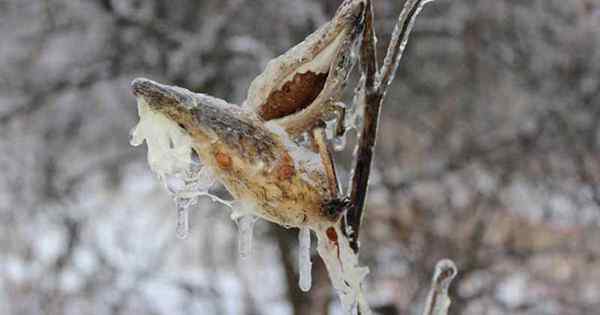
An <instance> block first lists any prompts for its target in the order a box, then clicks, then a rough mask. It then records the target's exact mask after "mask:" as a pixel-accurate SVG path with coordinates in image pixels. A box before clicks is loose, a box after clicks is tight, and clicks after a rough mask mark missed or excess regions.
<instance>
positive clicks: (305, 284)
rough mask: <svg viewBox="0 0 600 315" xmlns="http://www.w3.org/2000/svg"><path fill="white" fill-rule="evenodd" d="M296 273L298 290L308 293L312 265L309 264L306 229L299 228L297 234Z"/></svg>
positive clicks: (308, 238)
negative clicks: (297, 275)
mask: <svg viewBox="0 0 600 315" xmlns="http://www.w3.org/2000/svg"><path fill="white" fill-rule="evenodd" d="M298 241H299V246H298V273H299V280H298V285H299V286H300V290H302V291H304V292H308V291H309V290H310V287H311V285H312V276H311V269H312V263H311V262H310V229H309V228H307V227H304V228H300V232H299V233H298Z"/></svg>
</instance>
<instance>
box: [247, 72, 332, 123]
mask: <svg viewBox="0 0 600 315" xmlns="http://www.w3.org/2000/svg"><path fill="white" fill-rule="evenodd" d="M327 74H328V73H314V72H310V71H308V72H306V73H296V74H295V75H294V77H293V79H292V80H290V81H288V82H286V83H285V84H284V85H283V86H282V87H281V88H280V89H279V90H277V91H275V92H273V93H271V95H269V97H268V99H267V101H266V102H265V105H264V106H262V107H261V108H260V112H259V115H260V117H261V118H262V119H264V120H271V119H277V118H281V117H285V116H287V115H290V114H293V113H296V112H299V111H301V110H303V109H305V108H306V107H308V106H309V105H310V104H311V103H312V102H313V101H314V100H315V99H316V98H317V96H319V93H321V91H322V90H323V87H324V86H325V81H327Z"/></svg>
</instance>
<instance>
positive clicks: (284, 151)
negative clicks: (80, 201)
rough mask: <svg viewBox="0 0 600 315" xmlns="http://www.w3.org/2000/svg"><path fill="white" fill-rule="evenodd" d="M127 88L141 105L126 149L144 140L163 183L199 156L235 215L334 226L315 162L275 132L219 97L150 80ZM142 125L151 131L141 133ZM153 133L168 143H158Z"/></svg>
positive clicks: (320, 170) (315, 157)
mask: <svg viewBox="0 0 600 315" xmlns="http://www.w3.org/2000/svg"><path fill="white" fill-rule="evenodd" d="M132 90H133V93H134V94H135V96H136V97H137V98H138V103H139V104H138V106H139V107H140V123H139V124H138V127H137V128H136V129H135V130H134V132H133V137H134V138H133V139H132V143H133V144H141V143H142V141H144V140H146V142H147V144H148V153H149V161H150V164H151V166H152V168H153V170H154V171H155V172H157V173H158V174H159V177H160V178H161V179H163V180H165V179H167V178H168V176H170V175H172V174H173V173H176V172H178V171H186V170H185V169H186V168H188V167H189V164H190V163H189V161H191V160H192V157H191V155H197V157H198V158H199V160H200V161H201V162H202V163H203V164H204V166H205V167H206V168H208V169H210V171H211V173H212V174H213V175H214V176H215V177H216V179H217V180H218V181H219V182H221V183H222V184H223V185H224V186H225V187H226V188H227V190H228V191H229V192H230V193H231V195H232V196H233V197H234V198H235V200H236V202H237V203H238V205H239V208H238V209H235V210H239V211H241V212H248V213H240V214H242V215H243V214H252V215H257V216H259V217H262V218H264V219H266V220H269V221H271V222H274V223H277V224H280V225H284V226H294V227H301V226H311V227H313V228H318V227H319V226H321V225H330V224H332V222H335V221H336V220H337V217H336V216H335V215H333V216H332V215H331V214H330V213H329V212H328V211H327V207H326V204H327V200H326V198H327V196H330V195H331V194H330V192H329V191H328V189H329V187H328V185H327V179H326V177H325V176H326V175H325V171H324V169H323V165H322V163H321V161H320V158H319V156H318V155H317V154H316V153H314V152H311V151H310V150H308V149H306V148H303V147H301V146H298V145H297V144H295V143H294V142H292V141H291V140H290V139H289V138H288V136H287V134H286V133H285V132H284V131H283V130H281V128H279V129H278V128H277V126H271V127H267V125H266V124H264V122H263V121H262V120H261V119H260V118H258V117H257V115H256V114H255V113H254V112H252V111H248V110H246V109H244V108H241V107H239V106H236V105H232V104H229V103H227V102H225V101H223V100H221V99H218V98H215V97H212V96H208V95H205V94H199V93H193V92H190V91H188V90H186V89H182V88H177V87H172V86H167V85H162V84H159V83H156V82H154V81H151V80H148V79H136V80H134V81H133V83H132ZM147 119H152V121H151V123H152V128H144V126H146V125H148V124H147V122H146V120H147ZM157 134H158V136H157V137H163V136H162V135H164V137H166V138H164V137H163V138H159V140H158V141H157V140H156V137H154V136H155V135H157ZM160 139H163V140H160ZM165 152H166V153H165ZM169 152H171V153H169Z"/></svg>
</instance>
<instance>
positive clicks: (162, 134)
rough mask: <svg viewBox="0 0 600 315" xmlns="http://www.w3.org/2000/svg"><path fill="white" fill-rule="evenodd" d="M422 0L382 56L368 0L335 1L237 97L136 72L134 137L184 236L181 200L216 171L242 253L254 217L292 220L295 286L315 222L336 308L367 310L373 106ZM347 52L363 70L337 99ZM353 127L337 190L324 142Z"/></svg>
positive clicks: (443, 303) (443, 279)
mask: <svg viewBox="0 0 600 315" xmlns="http://www.w3.org/2000/svg"><path fill="white" fill-rule="evenodd" d="M430 1H431V0H408V1H406V3H405V6H404V8H403V10H402V12H401V14H400V17H399V18H398V21H397V23H396V26H395V29H394V32H393V34H392V38H391V40H390V44H389V47H388V50H387V54H386V56H385V58H384V60H383V64H382V66H381V67H379V64H378V58H377V55H376V47H375V44H376V36H375V30H374V28H373V19H374V16H373V10H372V3H371V1H370V0H346V1H344V2H343V3H342V5H341V6H340V8H339V9H338V10H337V12H336V14H335V16H334V18H333V19H332V20H331V21H330V22H328V23H327V24H325V25H324V26H322V27H321V28H319V29H318V30H317V31H316V32H315V33H313V34H311V35H310V36H308V37H307V38H306V40H305V41H303V42H302V43H300V44H298V45H297V46H295V47H293V48H292V49H290V50H289V51H288V52H286V53H285V54H283V55H282V56H280V57H278V58H276V59H273V60H272V61H271V62H270V63H269V64H268V65H267V67H266V69H265V71H264V72H263V73H262V74H261V75H259V76H258V77H257V78H256V79H255V80H254V81H253V83H252V84H251V86H250V88H249V91H248V96H247V99H246V101H245V104H244V105H243V106H237V105H233V104H229V103H227V102H226V101H223V100H220V99H217V98H215V97H212V96H208V95H204V94H197V93H192V92H190V91H188V90H185V89H182V88H179V87H173V86H167V85H162V84H159V83H156V82H154V81H151V80H148V79H136V80H134V81H133V83H132V90H133V93H134V95H135V96H136V97H137V98H138V107H139V112H140V123H139V125H138V126H137V127H136V129H135V130H134V132H133V134H132V143H133V144H135V145H138V144H141V143H142V142H143V141H144V140H145V141H146V142H147V144H148V151H149V152H148V158H149V163H150V166H151V168H152V169H153V171H155V172H156V173H157V174H158V176H159V177H160V178H161V180H162V181H163V182H164V183H165V186H166V187H167V188H168V189H169V191H170V192H171V193H172V194H173V196H174V198H175V201H176V203H177V208H178V218H179V219H178V234H179V235H180V236H181V237H185V235H186V233H187V212H186V209H187V208H188V207H189V206H190V205H192V204H194V203H195V200H196V199H197V198H198V197H199V196H202V195H207V194H208V189H209V187H210V186H211V185H212V183H213V182H214V180H213V178H216V180H217V181H219V182H220V183H222V184H223V185H224V186H225V187H226V188H227V190H228V191H229V192H230V193H231V195H232V196H233V198H234V201H233V202H231V203H227V204H228V205H230V206H231V207H232V208H233V209H234V214H233V215H232V217H233V218H235V219H238V224H239V226H240V231H241V236H240V253H242V255H247V253H248V251H249V249H250V244H251V231H252V226H253V224H254V222H255V220H256V218H255V217H260V218H263V219H266V220H268V221H271V222H273V223H276V224H279V225H282V226H285V227H296V228H299V229H300V230H301V232H300V244H301V246H300V248H301V250H300V252H301V253H300V262H301V267H300V270H301V275H300V287H301V288H302V289H303V290H308V289H310V254H309V253H310V231H311V230H312V231H314V232H315V233H316V235H317V237H318V240H319V246H318V251H319V254H320V255H321V257H322V259H323V260H324V262H325V265H326V267H327V269H328V271H329V274H330V278H331V280H332V283H333V286H334V287H335V288H336V290H337V291H338V294H339V296H340V298H341V300H342V305H343V306H344V310H345V312H346V313H352V312H353V311H354V310H355V309H357V310H358V312H359V313H361V314H369V313H370V309H369V307H368V304H367V302H366V299H365V296H364V294H363V292H362V288H361V283H362V280H363V278H364V277H365V276H366V274H367V272H368V270H367V269H366V268H363V267H359V266H358V252H359V233H360V230H361V222H362V219H363V217H364V213H365V203H366V196H367V188H368V182H369V177H370V170H371V164H372V161H373V152H374V147H375V143H376V138H377V129H378V123H379V114H380V110H381V106H382V105H383V102H384V99H385V95H386V92H387V89H388V87H389V86H390V83H391V82H392V81H393V79H394V75H395V73H396V69H397V68H398V64H399V62H400V59H401V57H402V54H403V51H404V48H405V47H406V44H407V41H408V37H409V34H410V32H411V30H412V27H413V25H414V22H415V19H416V17H417V15H418V14H419V12H420V11H421V10H422V8H423V6H424V5H425V4H426V3H427V2H430ZM355 56H358V58H357V57H355ZM355 59H358V63H359V68H360V73H361V80H360V81H359V86H358V87H357V89H356V93H355V96H354V104H352V106H346V105H344V104H342V103H340V99H341V95H342V92H343V90H344V88H345V85H346V81H347V79H348V75H349V73H350V72H351V71H352V69H353V66H354V65H355V62H356V61H357V60H355ZM348 112H349V113H350V114H351V115H348ZM349 117H350V118H349ZM356 122H358V123H356ZM352 128H356V129H357V130H358V131H359V132H358V142H357V145H356V149H355V156H354V164H353V171H352V176H351V181H350V184H349V188H348V191H347V192H344V191H342V188H341V185H340V183H339V180H338V178H337V176H336V169H335V163H334V159H333V156H332V149H331V143H330V142H331V141H340V142H344V140H343V137H345V132H346V130H348V129H352ZM327 134H330V136H329V137H328V136H327ZM455 274H456V268H455V267H454V265H453V264H452V263H451V262H449V261H443V262H441V263H440V265H438V267H437V269H436V274H435V276H434V280H433V288H432V291H431V293H430V297H429V302H428V305H427V307H426V313H425V314H445V313H446V310H447V301H448V299H447V288H448V285H449V283H450V281H451V280H452V278H453V277H454V275H455Z"/></svg>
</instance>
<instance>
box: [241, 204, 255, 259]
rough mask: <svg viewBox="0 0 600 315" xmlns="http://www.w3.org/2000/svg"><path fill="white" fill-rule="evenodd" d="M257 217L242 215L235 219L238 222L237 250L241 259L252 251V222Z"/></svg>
mask: <svg viewBox="0 0 600 315" xmlns="http://www.w3.org/2000/svg"><path fill="white" fill-rule="evenodd" d="M256 220H257V218H256V217H255V216H253V215H244V216H242V217H240V218H239V219H238V221H237V224H238V252H239V254H240V257H241V258H242V259H245V258H248V256H250V252H251V251H252V237H253V233H254V223H256Z"/></svg>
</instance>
